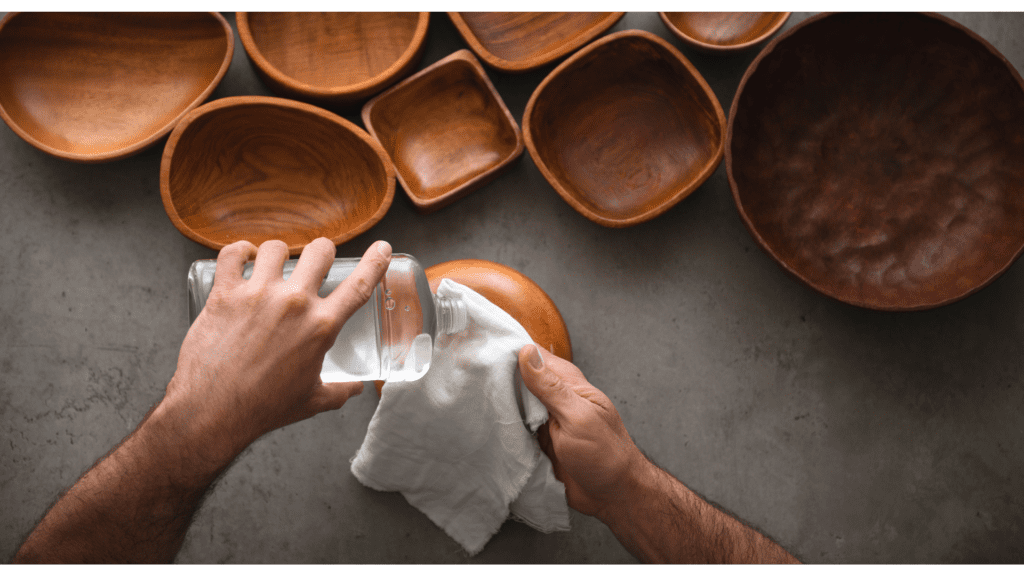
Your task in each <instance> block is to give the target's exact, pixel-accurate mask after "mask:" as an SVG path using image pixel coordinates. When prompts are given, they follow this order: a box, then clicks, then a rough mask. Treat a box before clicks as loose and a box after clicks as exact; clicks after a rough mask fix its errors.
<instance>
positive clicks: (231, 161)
mask: <svg viewBox="0 0 1024 576" xmlns="http://www.w3.org/2000/svg"><path fill="white" fill-rule="evenodd" d="M394 194H395V171H394V168H393V167H392V166H391V162H390V161H389V160H388V159H387V155H386V154H385V153H384V150H383V149H382V148H381V147H380V144H378V143H377V142H376V141H375V140H374V139H373V138H371V137H370V135H369V134H367V133H366V132H364V131H362V130H361V129H360V128H358V127H357V126H356V125H354V124H352V123H351V122H349V121H347V120H345V119H344V118H341V117H340V116H337V115H335V114H332V113H330V112H328V111H326V110H323V109H321V108H317V107H315V106H311V105H309V104H303V103H301V102H295V101H294V100H285V99H282V98H268V97H262V96H238V97H232V98H223V99H220V100H216V101H214V102H211V103H209V104H206V105H204V106H200V107H199V108H196V109H195V110H193V111H192V112H191V113H190V114H189V115H188V116H186V117H185V118H184V119H183V120H182V121H181V123H180V124H179V125H178V127H177V128H175V129H174V132H172V133H171V136H170V138H169V139H168V140H167V147H166V149H165V150H164V156H163V162H162V164H161V166H160V195H161V197H162V198H163V202H164V209H166V210H167V215H168V216H169V217H170V218H171V222H173V223H174V226H175V227H177V228H178V230H179V231H180V232H181V233H182V234H184V235H185V236H187V237H189V238H191V239H192V240H195V241H196V242H199V243H200V244H203V245H204V246H209V247H210V248H213V249H215V250H219V249H220V248H223V247H224V246H226V245H228V244H230V243H232V242H235V241H237V240H248V241H250V242H252V243H253V244H256V245H259V244H260V243H261V242H264V241H266V240H270V239H273V238H278V239H280V240H283V241H284V242H285V243H287V244H288V249H289V252H290V253H291V255H292V256H295V255H297V254H299V253H300V252H301V251H302V247H303V246H305V245H306V244H308V243H309V242H310V241H312V240H314V239H316V238H318V237H320V236H325V237H327V238H330V239H331V241H333V242H334V243H335V245H337V244H341V243H342V242H345V241H346V240H349V239H350V238H352V237H354V236H356V235H357V234H360V233H362V232H364V231H366V230H367V229H368V228H370V227H371V226H373V225H374V224H376V223H377V222H378V221H379V220H380V219H381V218H383V217H384V213H385V212H387V210H388V207H390V206H391V200H392V199H393V198H394Z"/></svg>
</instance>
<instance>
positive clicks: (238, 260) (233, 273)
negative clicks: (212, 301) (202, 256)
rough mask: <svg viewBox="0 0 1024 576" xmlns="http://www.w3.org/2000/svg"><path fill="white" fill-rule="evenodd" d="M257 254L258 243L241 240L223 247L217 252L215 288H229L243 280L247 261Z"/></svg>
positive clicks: (214, 277)
mask: <svg viewBox="0 0 1024 576" xmlns="http://www.w3.org/2000/svg"><path fill="white" fill-rule="evenodd" d="M255 256H256V245H255V244H253V243H252V242H248V241H246V240H240V241H238V242H235V243H233V244H228V245H227V246H225V247H223V248H221V250H220V254H217V273H216V274H214V276H213V286H214V288H216V287H218V286H220V287H221V288H228V287H230V286H233V285H235V284H237V283H239V282H241V281H242V269H243V268H244V267H245V263H246V262H248V261H249V260H252V259H253V258H254V257H255Z"/></svg>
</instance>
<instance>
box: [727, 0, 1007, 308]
mask: <svg viewBox="0 0 1024 576" xmlns="http://www.w3.org/2000/svg"><path fill="white" fill-rule="evenodd" d="M837 14H841V13H839V12H824V13H821V14H815V15H813V16H810V17H808V18H807V19H806V20H803V21H802V22H799V23H797V24H796V25H795V26H793V27H792V28H790V29H789V30H786V31H785V32H783V33H782V34H780V35H778V36H776V37H775V38H773V39H772V40H771V42H769V43H768V44H767V45H766V46H765V47H764V48H763V49H762V50H761V52H760V53H759V54H758V55H757V57H756V58H754V60H753V62H751V63H750V66H748V67H747V71H746V72H745V73H744V74H743V78H741V79H740V83H739V85H738V86H737V87H736V94H735V95H734V96H733V99H732V105H731V106H730V107H729V125H728V127H727V129H726V137H725V141H726V146H725V174H726V178H728V180H729V188H730V189H731V191H732V199H733V203H735V205H736V211H737V212H739V214H740V220H742V221H743V225H744V226H745V227H746V228H747V231H748V232H750V235H751V236H752V237H753V238H754V241H755V242H756V243H757V245H758V246H760V247H761V249H762V250H764V251H765V252H766V253H767V254H768V256H769V257H770V258H771V259H772V260H774V261H775V262H776V263H777V264H778V265H779V266H781V267H782V269H783V270H784V271H785V272H786V273H788V274H789V275H791V276H792V277H793V278H796V279H797V280H799V281H800V282H802V283H803V284H804V285H806V286H809V287H810V288H812V289H813V290H815V291H816V292H818V293H820V294H824V295H825V296H828V297H829V298H832V299H833V300H837V301H839V302H843V303H844V304H848V305H851V306H858V307H860V308H866V309H868V310H877V311H881V312H916V311H922V310H932V309H935V308H940V307H942V306H945V305H947V304H952V303H954V302H957V301H959V300H963V299H964V298H967V297H968V296H971V295H972V294H974V293H976V292H978V291H979V290H981V289H982V288H985V287H986V286H988V285H989V284H991V283H992V282H993V281H995V279H996V278H998V277H999V276H1001V275H1003V274H1004V273H1005V272H1006V270H1007V269H1009V267H1010V266H1012V265H1013V263H1014V262H1016V261H1017V259H1018V258H1020V256H1021V254H1022V253H1024V242H1021V246H1020V248H1018V249H1017V252H1016V253H1015V254H1014V255H1013V256H1012V257H1011V258H1009V259H1008V260H1007V262H1006V264H1005V265H1003V266H1002V267H1001V268H999V269H998V270H997V271H996V272H995V273H993V274H992V275H991V276H989V277H988V278H986V279H985V280H983V281H981V282H978V283H977V284H976V285H975V286H974V287H973V288H971V289H969V290H967V291H965V292H962V293H961V294H959V295H955V296H950V297H948V298H944V299H942V300H940V301H938V302H936V303H931V304H912V305H909V306H900V305H892V306H875V305H873V304H870V303H866V302H853V301H849V300H843V299H841V298H839V297H837V296H835V295H834V294H831V293H830V292H828V291H827V290H826V289H825V287H823V286H818V285H816V284H814V283H812V282H811V281H810V280H809V279H808V278H807V277H806V276H804V275H803V274H801V273H800V272H799V271H798V270H796V269H795V268H793V267H792V266H790V265H789V263H788V262H786V261H784V260H783V259H782V258H780V257H779V255H778V254H777V253H776V252H775V250H774V249H773V248H772V247H771V245H769V244H768V242H767V241H766V240H765V239H764V237H763V236H761V234H760V232H758V230H757V228H756V227H755V226H754V223H753V221H752V220H751V218H750V216H749V215H748V214H747V211H746V210H745V209H744V208H743V201H742V200H741V198H740V194H739V185H738V184H737V183H736V178H735V176H734V174H733V158H732V140H733V127H734V120H735V118H736V111H737V109H738V105H739V101H740V98H741V97H742V96H743V91H744V89H745V88H746V85H747V81H748V80H750V78H751V77H752V76H753V74H754V72H755V71H756V70H757V68H758V66H759V65H760V64H761V62H762V61H763V60H764V59H765V58H766V57H767V56H768V55H770V54H771V53H772V52H774V51H775V49H776V47H778V45H779V44H780V43H781V42H783V41H785V40H786V39H787V38H789V37H790V36H792V35H793V34H795V33H796V32H797V31H799V30H802V29H803V28H804V27H806V26H809V25H812V24H814V23H816V22H819V21H821V20H824V19H826V18H829V17H831V16H835V15H837ZM909 14H916V15H920V16H926V17H929V18H932V19H934V20H937V21H939V22H942V23H944V24H947V25H949V26H951V27H953V28H955V29H957V30H960V31H961V32H964V33H966V34H967V36H968V37H969V38H971V39H972V40H974V41H976V42H978V43H979V44H980V45H981V46H982V47H984V48H985V49H987V50H988V51H989V52H990V53H991V54H992V55H994V56H995V57H997V58H998V59H999V60H1000V61H1002V62H1003V64H1004V65H1005V66H1006V68H1007V70H1008V71H1009V72H1010V74H1011V75H1012V77H1013V78H1014V79H1015V80H1016V81H1017V84H1018V85H1019V86H1020V87H1021V90H1022V91H1024V79H1022V78H1021V75H1020V73H1018V72H1017V69H1016V68H1014V67H1013V65H1012V64H1011V63H1010V62H1009V60H1007V59H1006V57H1005V56H1003V55H1002V54H1001V53H1000V52H999V50H997V49H996V47H995V46H993V45H992V44H991V43H989V42H988V41H987V40H985V39H984V38H982V37H981V36H979V35H978V34H976V33H974V31H972V30H971V29H970V28H968V27H966V26H964V25H963V24H960V23H959V22H957V21H955V20H952V19H950V18H948V17H946V16H943V15H942V14H937V13H934V12H911V13H909ZM889 15H893V14H889ZM895 15H903V16H906V15H908V13H896V14H895Z"/></svg>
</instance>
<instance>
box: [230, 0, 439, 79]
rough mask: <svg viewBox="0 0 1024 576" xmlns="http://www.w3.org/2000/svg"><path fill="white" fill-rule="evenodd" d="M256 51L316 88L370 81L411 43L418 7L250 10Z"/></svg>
mask: <svg viewBox="0 0 1024 576" xmlns="http://www.w3.org/2000/svg"><path fill="white" fill-rule="evenodd" d="M248 19H249V30H250V31H251V33H252V38H253V42H255V44H256V46H257V47H258V49H259V51H260V53H261V54H262V55H263V57H264V58H266V60H267V61H268V62H270V64H272V65H273V66H274V67H275V68H277V69H278V70H279V71H280V72H281V73H283V74H284V75H286V76H288V77H290V78H292V79H294V80H297V81H299V82H301V83H303V84H307V85H309V86H313V87H315V88H320V89H330V88H338V87H345V86H352V85H355V84H359V83H361V82H365V81H368V80H371V79H373V78H375V77H376V76H378V75H379V74H381V73H382V72H384V71H385V70H387V69H388V68H389V67H391V65H393V64H394V63H395V62H397V61H398V60H399V59H400V58H401V57H402V55H403V54H405V52H406V50H408V49H409V46H410V44H412V41H413V38H414V37H415V35H416V28H417V26H418V23H419V19H420V14H419V13H418V12H395V13H392V12H327V13H325V12H251V13H249V14H248Z"/></svg>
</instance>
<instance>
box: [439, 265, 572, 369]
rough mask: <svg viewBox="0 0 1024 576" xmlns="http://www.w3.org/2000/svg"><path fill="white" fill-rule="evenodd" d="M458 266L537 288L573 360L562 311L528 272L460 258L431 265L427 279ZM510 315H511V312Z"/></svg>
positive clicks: (517, 320) (569, 359)
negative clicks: (505, 277)
mask: <svg viewBox="0 0 1024 576" xmlns="http://www.w3.org/2000/svg"><path fill="white" fill-rule="evenodd" d="M456 267H458V268H483V269H491V270H489V271H490V272H492V273H501V274H504V275H506V276H508V277H509V278H510V279H512V280H513V281H515V282H516V283H519V284H523V285H527V286H531V287H533V288H536V289H537V293H538V294H540V295H541V297H542V299H543V301H544V304H545V307H550V309H551V310H552V311H553V312H554V315H553V316H552V317H551V318H552V319H553V320H557V322H555V324H557V327H559V328H561V331H562V333H564V334H565V343H566V346H567V348H568V356H569V357H568V358H565V360H568V361H569V362H572V339H571V338H570V336H569V328H568V327H567V326H566V325H565V319H564V318H562V312H561V311H560V310H559V309H558V306H556V305H555V301H554V300H552V299H551V296H549V295H548V293H547V292H545V291H544V289H543V288H541V287H540V285H539V284H537V283H536V282H534V281H533V279H532V278H530V277H529V276H527V275H526V274H523V273H522V272H520V271H519V270H516V269H515V268H512V267H511V266H506V265H504V264H500V263H498V262H492V261H491V260H482V259H479V258H466V259H460V260H448V261H447V262H441V263H438V264H434V265H433V266H430V267H429V268H427V269H426V271H425V273H426V275H427V280H434V279H435V278H436V277H438V276H441V274H440V273H439V270H441V269H452V268H456ZM470 288H472V286H470ZM509 315H510V316H511V314H509ZM516 322H519V319H518V318H516ZM524 328H525V327H524ZM531 338H532V337H531ZM549 351H550V350H549Z"/></svg>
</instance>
